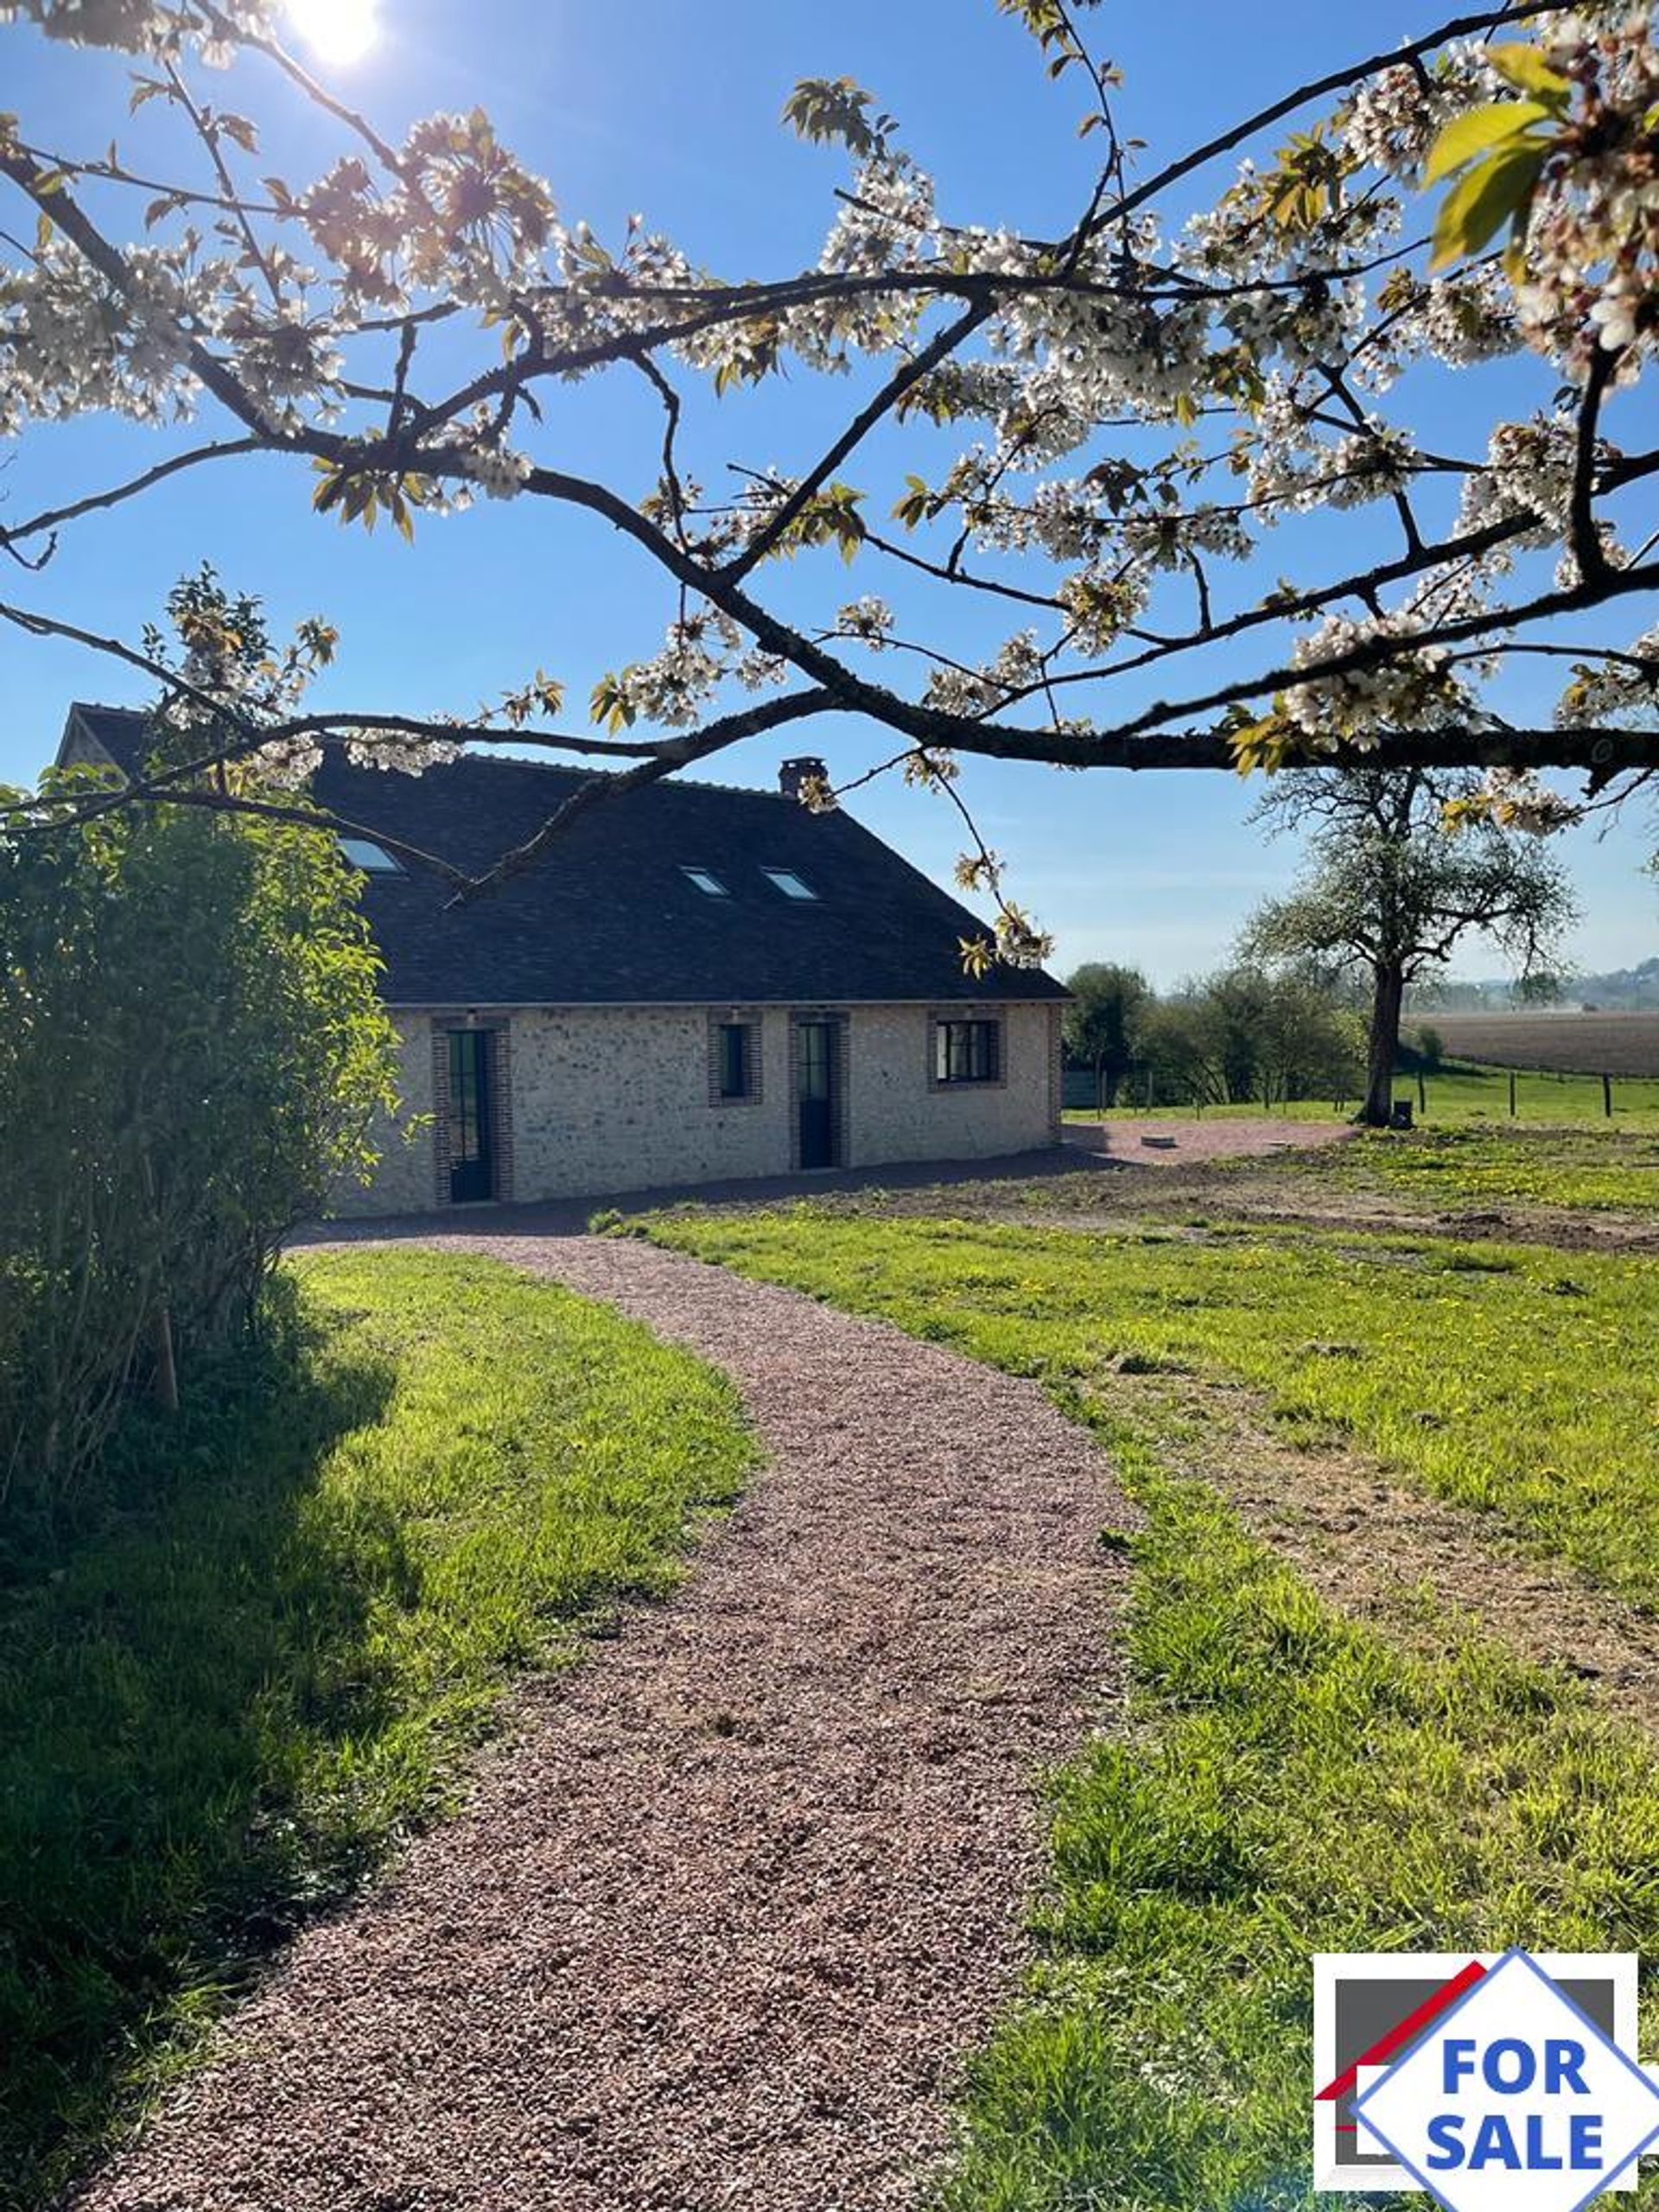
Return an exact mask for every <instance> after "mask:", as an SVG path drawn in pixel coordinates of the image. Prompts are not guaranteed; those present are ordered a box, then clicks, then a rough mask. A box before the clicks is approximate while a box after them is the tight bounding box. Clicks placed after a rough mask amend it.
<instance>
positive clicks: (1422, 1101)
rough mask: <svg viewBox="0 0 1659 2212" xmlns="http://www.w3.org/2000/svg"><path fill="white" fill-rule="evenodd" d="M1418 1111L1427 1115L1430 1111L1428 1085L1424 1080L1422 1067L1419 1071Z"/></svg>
mask: <svg viewBox="0 0 1659 2212" xmlns="http://www.w3.org/2000/svg"><path fill="white" fill-rule="evenodd" d="M1417 1111H1418V1112H1419V1113H1420V1114H1422V1115H1425V1116H1426V1115H1427V1112H1428V1085H1427V1084H1426V1083H1425V1082H1424V1081H1423V1071H1422V1070H1421V1068H1419V1069H1418V1071H1417Z"/></svg>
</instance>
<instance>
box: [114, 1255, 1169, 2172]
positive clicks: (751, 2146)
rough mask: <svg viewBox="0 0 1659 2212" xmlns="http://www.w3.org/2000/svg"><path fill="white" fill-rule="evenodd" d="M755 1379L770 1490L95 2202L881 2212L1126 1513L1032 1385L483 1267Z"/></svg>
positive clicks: (271, 1997)
mask: <svg viewBox="0 0 1659 2212" xmlns="http://www.w3.org/2000/svg"><path fill="white" fill-rule="evenodd" d="M443 1241H444V1243H446V1244H447V1245H448V1246H450V1247H452V1248H453V1247H454V1246H456V1245H465V1244H467V1243H469V1242H471V1243H475V1245H476V1249H480V1250H486V1251H488V1252H489V1253H491V1254H493V1255H494V1256H495V1257H497V1258H499V1259H502V1260H506V1261H510V1262H514V1263H516V1264H517V1265H518V1266H521V1267H524V1268H530V1269H531V1270H533V1271H535V1272H537V1273H538V1274H547V1275H551V1276H556V1278H557V1279H558V1280H559V1281H562V1282H564V1283H566V1284H568V1285H569V1287H571V1288H572V1289H574V1290H576V1291H579V1292H581V1293H582V1294H584V1295H588V1296H591V1297H595V1298H601V1299H606V1300H610V1301H611V1302H612V1303H613V1304H614V1305H616V1306H620V1308H621V1309H622V1310H623V1311H624V1312H626V1313H631V1314H633V1315H636V1316H638V1317H639V1319H642V1320H644V1321H646V1322H647V1323H649V1324H650V1325H651V1326H652V1328H653V1329H655V1330H656V1331H657V1332H658V1333H659V1334H660V1335H662V1336H663V1337H665V1338H670V1339H672V1340H673V1341H675V1342H677V1343H681V1344H687V1345H689V1346H690V1347H691V1348H692V1349H694V1350H695V1351H698V1352H700V1353H702V1355H704V1356H705V1357H708V1358H709V1359H710V1360H712V1361H714V1362H715V1363H717V1364H718V1365H719V1366H721V1367H722V1368H724V1369H725V1370H727V1372H728V1374H730V1375H731V1376H733V1377H734V1380H735V1381H736V1383H738V1385H739V1387H740V1388H741V1390H742V1391H743V1393H744V1395H745V1397H746V1399H747V1403H748V1406H749V1408H750V1412H751V1414H752V1417H753V1421H754V1422H755V1424H756V1427H757V1429H758V1432H759V1433H760V1439H761V1441H762V1444H763V1446H764V1447H765V1450H766V1455H767V1465H766V1469H765V1470H764V1471H763V1472H761V1473H760V1475H759V1476H758V1477H757V1478H756V1479H755V1482H754V1484H753V1487H752V1489H751V1490H750V1491H749V1493H748V1494H747V1497H745V1498H744V1500H743V1501H742V1502H741V1504H740V1505H739V1506H738V1508H737V1510H735V1511H734V1513H733V1514H732V1515H731V1516H730V1517H729V1518H728V1519H725V1520H721V1521H720V1522H715V1523H713V1524H711V1525H710V1528H709V1530H708V1532H707V1534H706V1535H705V1536H704V1538H703V1540H702V1543H701V1544H700V1546H699V1548H698V1549H697V1551H696V1555H695V1557H694V1559H693V1560H692V1563H691V1567H690V1572H689V1573H688V1574H687V1576H686V1578H685V1580H684V1581H683V1583H682V1585H681V1586H679V1587H678V1589H677V1591H676V1592H674V1594H673V1595H672V1597H671V1599H668V1600H667V1601H665V1602H664V1603H662V1604H660V1605H642V1606H639V1607H636V1608H633V1609H631V1610H630V1611H627V1612H626V1614H625V1615H624V1617H623V1620H622V1624H621V1632H620V1635H618V1636H616V1637H613V1638H610V1639H607V1640H606V1641H605V1642H603V1643H599V1644H597V1645H596V1646H595V1647H594V1649H593V1650H592V1651H591V1653H590V1654H589V1656H588V1658H587V1660H586V1661H585V1662H584V1663H583V1664H582V1666H581V1667H580V1668H578V1669H575V1670H573V1671H572V1672H571V1673H569V1674H568V1675H563V1676H559V1677H555V1678H550V1679H546V1680H543V1681H536V1682H533V1683H531V1684H530V1685H529V1686H528V1687H526V1688H525V1689H524V1691H523V1692H522V1694H520V1695H519V1697H518V1699H517V1700H516V1701H515V1706H514V1709H513V1713H512V1721H511V1725H510V1727H509V1730H508V1732H507V1733H506V1735H505V1737H504V1738H503V1739H502V1740H501V1742H500V1743H499V1745H498V1746H497V1748H496V1749H495V1751H493V1753H492V1754H491V1755H489V1756H488V1757H486V1758H485V1759H484V1761H483V1762H482V1763H481V1765H480V1773H479V1776H478V1777H477V1782H476V1786H475V1788H474V1792H473V1794H472V1796H471V1798H470V1800H469V1802H468V1803H467V1807H466V1808H465V1809H464V1810H463V1811H462V1812H461V1814H460V1815H458V1816H457V1817H456V1818H455V1819H454V1820H452V1821H448V1823H446V1824H444V1825H443V1826H442V1827H437V1828H435V1829H434V1830H433V1831H432V1832H431V1833H430V1834H427V1835H424V1836H423V1837H421V1838H419V1839H417V1840H416V1841H415V1842H414V1843H413V1844H412V1845H411V1846H410V1847H409V1848H408V1849H407V1850H406V1851H405V1852H404V1853H403V1854H402V1855H401V1856H400V1858H399V1859H397V1861H396V1862H395V1864H394V1866H392V1868H391V1870H390V1872H388V1874H387V1875H386V1876H385V1878H384V1879H383V1880H382V1881H381V1883H380V1884H379V1885H378V1886H377V1887H376V1888H375V1889H374V1890H373V1891H372V1892H370V1893H369V1894H367V1895H365V1897H362V1898H361V1899H360V1900H359V1901H358V1902H357V1903H356V1904H353V1906H352V1907H351V1908H349V1909H348V1910H346V1911H344V1912H343V1913H341V1914H340V1915H339V1916H336V1917H335V1918H334V1919H332V1920H329V1921H327V1922H325V1923H321V1924H319V1925H317V1926H315V1927H313V1928H311V1929H308V1931H306V1932H305V1933H304V1934H303V1935H302V1936H300V1937H299V1939H298V1940H297V1941H296V1942H295V1943H294V1944H293V1946H292V1947H291V1948H290V1949H289V1951H288V1953H287V1954H286V1955H285V1957H284V1958H283V1961H282V1962H281V1963H280V1964H279V1965H278V1966H277V1967H276V1968H275V1969H274V1970H273V1971H272V1973H271V1974H270V1976H269V1977H268V1979H267V1980H265V1982H264V1985H263V1986H262V1987H261V1988H260V1990H259V1991H258V1992H257V1993H256V1994H255V1995H254V1996H253V1997H252V1998H251V1999H250V2000H249V2001H248V2002H247V2003H246V2004H245V2005H244V2006H243V2007H242V2008H241V2009H240V2011H239V2012H238V2013H237V2015H236V2016H235V2017H234V2018H233V2020H232V2023H231V2024H230V2027H229V2029H228V2031H227V2032H226V2037H225V2040H224V2043H223V2045H222V2048H221V2050H220V2053H219V2056H217V2058H216V2059H215V2060H214V2062H213V2063H212V2064H211V2065H210V2066H208V2067H207V2069H205V2070H203V2071H202V2072H200V2073H199V2074H197V2075H194V2076H193V2077H192V2078H191V2079H190V2080H189V2081H188V2082H187V2083H186V2084H185V2085H184V2086H183V2087H182V2088H181V2089H180V2090H179V2091H177V2092H176V2093H175V2094H174V2095H173V2096H172V2097H171V2098H170V2099H169V2100H168V2102H167V2103H166V2105H165V2106H164V2107H162V2110H161V2112H160V2113H158V2114H157V2115H156V2119H155V2120H154V2121H153V2122H152V2124H151V2125H150V2126H149V2128H148V2130H147V2131H146V2133H144V2135H143V2138H142V2139H140V2141H139V2142H138V2143H137V2145H135V2146H134V2147H133V2148H132V2149H131V2150H130V2151H129V2152H126V2153H125V2154H124V2156H122V2157H120V2158H118V2159H117V2160H116V2161H115V2162H114V2163H113V2164H111V2166H109V2167H108V2168H106V2169H105V2171H104V2172H102V2173H101V2174H100V2175H98V2176H96V2177H93V2179H92V2181H91V2182H90V2183H88V2184H87V2185H86V2186H85V2187H84V2188H83V2190H81V2191H79V2193H78V2194H77V2196H76V2197H75V2199H74V2202H76V2203H77V2204H78V2205H79V2207H81V2208H82V2212H185V2208H188V2209H189V2212H218V2208H220V2207H224V2208H235V2212H266V2209H267V2208H268V2212H435V2208H449V2207H457V2208H458V2207H461V2206H466V2207H467V2208H469V2212H715V2208H728V2207H735V2208H752V2212H761V2208H765V2212H830V2208H837V2207H838V2208H841V2212H885V2208H888V2207H899V2206H911V2205H913V2204H915V2202H917V2200H918V2196H919V2195H920V2193H921V2190H922V2188H923V2186H924V2183H925V2179H926V2177H927V2174H928V2172H929V2171H930V2170H931V2169H933V2168H936V2167H937V2165H938V2161H939V2159H940V2158H941V2157H942V2156H943V2154H944V2152H945V2151H946V2150H947V2148H948V2145H949V2142H950V2124H951V2123H950V2103H949V2099H950V2092H951V2090H952V2088H953V2087H954V2086H955V2084H956V2082H957V2079H958V2075H959V2068H960V2064H961V2062H962V2060H963V2057H964V2056H966V2055H967V2054H968V2053H969V2051H970V2050H972V2049H973V2048H974V2046H975V2045H976V2044H977V2043H978V2042H979V2041H980V2040H981V2039H982V2037H983V2036H984V2035H985V2033H986V2031H987V2030H988V2027H989V2025H990V2024H991V2022H992V2020H993V2018H994V2016H995V2012H996V2010H997V2008H998V2006H999V2005H1001V2004H1002V2003H1004V2002H1006V2001H1007V1999H1008V1998H1009V1997H1010V1995H1011V1994H1012V1993H1014V1989H1015V1987H1016V1986H1017V1981H1018V1976H1019V1974H1020V1967H1021V1966H1022V1964H1023V1962H1024V1960H1025V1957H1026V1955H1027V1953H1026V1946H1025V1942H1024V1938H1023V1936H1022V1920H1023V1914H1024V1909H1025V1905H1026V1903H1027V1898H1028V1897H1029V1894H1030V1892H1031V1890H1032V1888H1033V1885H1034V1884H1035V1883H1036V1882H1037V1880H1038V1879H1039V1878H1040V1869H1041V1856H1042V1854H1041V1843H1042V1831H1043V1825H1044V1821H1043V1813H1042V1808H1041V1801H1040V1786H1041V1776H1042V1772H1043V1770H1044V1769H1045V1767H1046V1765H1048V1764H1052V1762H1054V1761H1055V1760H1057V1759H1058V1758H1062V1757H1064V1756H1065V1754H1066V1753H1067V1752H1068V1751H1070V1750H1071V1749H1072V1748H1073V1747H1074V1746H1075V1745H1077V1743H1078V1741H1079V1739H1080V1738H1082V1736H1083V1735H1084V1732H1085V1731H1086V1729H1087V1728H1088V1726H1090V1721H1091V1719H1094V1718H1096V1716H1097V1715H1098V1713H1099V1710H1100V1700H1101V1698H1102V1696H1103V1694H1106V1693H1109V1691H1110V1689H1111V1688H1112V1687H1113V1676H1114V1673H1115V1669H1116V1665H1117V1660H1116V1637H1115V1634H1114V1614H1115V1611H1116V1606H1117V1605H1118V1602H1119V1600H1120V1599H1121V1596H1122V1588H1123V1577H1124V1572H1125V1570H1124V1567H1123V1562H1122V1559H1121V1558H1120V1557H1118V1556H1116V1555H1114V1554H1109V1553H1107V1552H1105V1551H1103V1548H1101V1546H1100V1545H1099V1543H1098V1541H1097V1535H1098V1531H1099V1529H1100V1528H1101V1525H1102V1524H1103V1522H1114V1523H1116V1524H1119V1525H1122V1523H1124V1522H1126V1521H1132V1520H1133V1518H1134V1516H1133V1513H1132V1511H1131V1510H1130V1509H1129V1508H1128V1506H1127V1505H1126V1503H1125V1501H1124V1500H1123V1498H1122V1496H1121V1495H1119V1494H1118V1492H1117V1491H1116V1488H1115V1486H1114V1484H1113V1482H1112V1480H1111V1478H1110V1474H1109V1469H1108V1465H1107V1463H1106V1461H1105V1459H1103V1456H1102V1455H1101V1453H1100V1452H1098V1450H1097V1449H1096V1447H1095V1446H1093V1445H1092V1444H1091V1442H1090V1440H1089V1438H1088V1437H1087V1436H1086V1435H1085V1434H1084V1432H1083V1431H1082V1430H1081V1429H1079V1428H1077V1427H1073V1426H1072V1425H1071V1424H1070V1423H1068V1422H1067V1421H1065V1420H1063V1419H1062V1418H1061V1416H1060V1415H1059V1414H1058V1413H1057V1412H1056V1411H1055V1410H1054V1408H1052V1406H1051V1405H1050V1403H1049V1402H1048V1401H1047V1400H1046V1398H1045V1396H1044V1395H1043V1394H1042V1392H1041V1390H1040V1389H1039V1388H1038V1386H1037V1385H1036V1384H1034V1383H1027V1382H1021V1381H1019V1380H1016V1379H1014V1378H1012V1377H1009V1376H1002V1375H999V1374H996V1373H995V1372H993V1371H992V1370H989V1369H987V1368H982V1367H980V1366H977V1365H976V1364H974V1363H971V1362H969V1361H968V1360H965V1359H963V1358H961V1357H957V1355H955V1354H954V1353H951V1352H948V1351H942V1350H940V1349H938V1347H936V1346H932V1345H929V1344H919V1343H917V1342H915V1341H914V1340H912V1338H908V1337H906V1336H903V1335H901V1334H900V1333H899V1332H897V1331H896V1330H893V1329H890V1328H888V1327H887V1326H886V1325H883V1324H881V1323H879V1322H874V1321H865V1320H859V1319H854V1318H852V1317H851V1316H849V1315H846V1314H842V1313H836V1312H835V1311H833V1310H831V1309H829V1308H828V1307H825V1306H819V1305H817V1304H815V1303H813V1302H812V1301H811V1300H809V1299H805V1298H803V1297H801V1296H799V1295H798V1294H795V1293H793V1292H791V1291H787V1290H783V1289H780V1288H778V1287H775V1286H772V1285H767V1284H760V1283H750V1282H746V1281H741V1280H740V1279H738V1278H736V1277H734V1276H732V1275H729V1274H725V1273H723V1272H722V1271H721V1270H720V1269H718V1268H711V1267H707V1266H704V1265H702V1264H701V1263H700V1262H696V1261H693V1260H689V1259H686V1258H683V1257H681V1256H679V1255H674V1254H670V1253H664V1252H658V1251H656V1250H653V1249H651V1248H649V1247H647V1246H645V1245H643V1244H639V1243H632V1242H623V1241H620V1240H607V1239H597V1238H591V1237H525V1238H511V1237H508V1238H503V1237H490V1238H487V1239H476V1240H469V1239H467V1238H466V1237H460V1236H446V1237H445V1238H444V1240H443Z"/></svg>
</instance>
